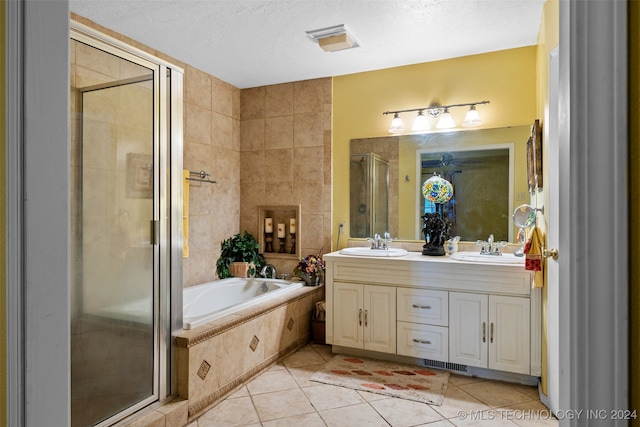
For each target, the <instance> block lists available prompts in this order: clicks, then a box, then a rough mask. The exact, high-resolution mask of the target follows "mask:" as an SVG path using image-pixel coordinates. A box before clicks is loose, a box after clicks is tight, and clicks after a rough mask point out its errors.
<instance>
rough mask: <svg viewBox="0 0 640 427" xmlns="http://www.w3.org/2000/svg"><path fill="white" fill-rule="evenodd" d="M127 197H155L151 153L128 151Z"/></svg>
mask: <svg viewBox="0 0 640 427" xmlns="http://www.w3.org/2000/svg"><path fill="white" fill-rule="evenodd" d="M126 190H127V191H126V194H127V197H128V198H130V199H150V198H152V197H153V158H152V157H151V154H140V153H127V189H126Z"/></svg>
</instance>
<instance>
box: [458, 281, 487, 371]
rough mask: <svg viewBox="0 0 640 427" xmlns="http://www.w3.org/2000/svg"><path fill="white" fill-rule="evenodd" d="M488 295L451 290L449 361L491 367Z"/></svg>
mask: <svg viewBox="0 0 640 427" xmlns="http://www.w3.org/2000/svg"><path fill="white" fill-rule="evenodd" d="M487 304H488V296H487V295H479V294H466V293H460V292H449V316H450V318H449V361H450V362H452V363H460V364H463V365H469V366H477V367H480V368H486V367H487V365H488V364H487V346H488V332H489V331H488V327H489V325H488V324H487V320H488V319H487V313H488V311H487Z"/></svg>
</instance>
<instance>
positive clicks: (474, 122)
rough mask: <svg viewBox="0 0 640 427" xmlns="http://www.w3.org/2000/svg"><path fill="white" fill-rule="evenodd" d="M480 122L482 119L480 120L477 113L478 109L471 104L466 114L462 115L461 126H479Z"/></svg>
mask: <svg viewBox="0 0 640 427" xmlns="http://www.w3.org/2000/svg"><path fill="white" fill-rule="evenodd" d="M481 124H482V120H480V114H478V110H476V106H475V105H472V106H471V108H469V111H467V115H466V116H465V117H464V122H462V126H480V125H481Z"/></svg>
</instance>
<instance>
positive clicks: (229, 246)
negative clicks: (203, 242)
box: [216, 230, 265, 279]
mask: <svg viewBox="0 0 640 427" xmlns="http://www.w3.org/2000/svg"><path fill="white" fill-rule="evenodd" d="M232 263H243V264H244V265H243V266H241V269H240V270H236V271H235V272H234V273H235V274H232V270H233V269H234V267H235V266H232ZM264 264H265V259H264V256H263V255H262V254H261V253H260V244H258V242H257V241H256V239H255V238H254V237H253V236H252V235H251V234H250V233H249V232H248V231H246V230H245V232H244V233H242V234H240V233H238V234H236V235H235V236H233V237H230V238H228V239H227V240H223V241H222V243H221V244H220V258H218V261H217V262H216V273H218V277H219V278H220V279H225V278H227V277H232V276H235V277H247V273H250V274H255V272H256V271H258V269H260V268H262V267H263V266H264ZM241 270H242V272H241ZM251 270H253V271H251Z"/></svg>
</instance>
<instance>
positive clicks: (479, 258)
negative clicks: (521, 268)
mask: <svg viewBox="0 0 640 427" xmlns="http://www.w3.org/2000/svg"><path fill="white" fill-rule="evenodd" d="M451 258H453V259H457V260H458V261H471V262H478V263H482V264H524V257H517V256H515V255H514V254H502V255H480V253H479V252H472V251H463V252H456V253H454V254H451Z"/></svg>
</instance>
